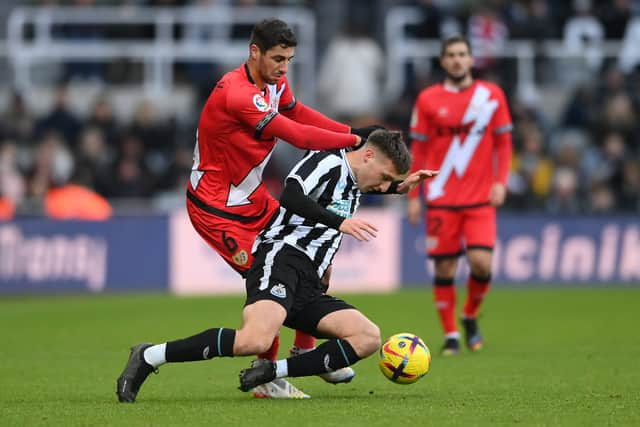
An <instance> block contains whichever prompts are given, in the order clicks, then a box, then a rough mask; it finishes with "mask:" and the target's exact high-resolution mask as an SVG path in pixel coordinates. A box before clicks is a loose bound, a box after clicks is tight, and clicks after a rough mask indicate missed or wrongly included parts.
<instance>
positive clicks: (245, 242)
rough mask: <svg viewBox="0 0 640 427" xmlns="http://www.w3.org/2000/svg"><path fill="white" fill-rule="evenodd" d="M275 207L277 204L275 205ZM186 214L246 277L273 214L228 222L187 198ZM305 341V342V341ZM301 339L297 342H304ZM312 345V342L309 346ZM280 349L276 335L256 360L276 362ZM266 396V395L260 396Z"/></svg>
mask: <svg viewBox="0 0 640 427" xmlns="http://www.w3.org/2000/svg"><path fill="white" fill-rule="evenodd" d="M274 206H276V205H274ZM187 212H188V214H189V219H190V220H191V223H192V225H193V228H194V229H195V230H196V231H197V232H198V234H199V235H200V236H201V237H202V238H203V239H204V241H205V242H207V243H208V244H209V246H211V247H212V248H213V250H215V251H216V252H217V253H218V254H219V255H220V256H221V257H222V259H224V260H225V261H226V263H227V264H229V266H230V267H231V268H233V269H234V270H236V271H237V272H238V273H239V274H240V275H241V276H242V277H245V276H246V274H247V272H248V271H249V268H250V267H251V265H252V264H253V255H252V253H251V250H252V248H253V243H254V241H255V238H256V236H257V235H258V234H259V233H260V232H261V231H262V229H263V228H264V227H265V225H266V223H267V222H268V220H269V218H270V217H271V215H272V213H273V212H272V211H269V212H267V213H266V214H265V215H264V217H263V218H261V219H260V220H258V221H254V222H251V223H242V222H239V221H233V220H229V219H227V218H221V217H218V216H216V215H213V214H211V213H209V212H206V211H203V210H202V209H200V208H198V207H197V206H195V205H194V204H193V202H191V200H189V199H187ZM307 341H308V339H307ZM307 341H305V337H304V336H301V338H300V342H301V343H306V342H307ZM313 345H315V342H314V343H313V344H312V346H313ZM279 347H280V337H279V335H276V336H275V338H274V339H273V343H272V345H271V346H270V347H269V348H268V349H267V350H266V351H265V352H263V353H260V354H258V359H267V360H276V359H277V358H278V349H279ZM260 397H267V396H260Z"/></svg>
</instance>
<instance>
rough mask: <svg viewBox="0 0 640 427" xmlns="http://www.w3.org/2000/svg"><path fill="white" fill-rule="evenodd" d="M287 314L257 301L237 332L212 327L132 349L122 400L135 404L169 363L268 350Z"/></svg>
mask: <svg viewBox="0 0 640 427" xmlns="http://www.w3.org/2000/svg"><path fill="white" fill-rule="evenodd" d="M286 315H287V312H286V310H285V309H284V308H283V307H282V306H281V305H279V304H276V303H274V302H272V301H257V302H255V303H253V304H250V305H248V306H246V307H245V308H244V310H243V326H242V328H240V329H239V330H237V331H236V330H235V329H228V328H211V329H207V330H205V331H202V332H200V333H198V334H195V335H192V336H189V337H186V338H181V339H178V340H174V341H168V342H164V343H162V344H156V345H153V344H151V343H143V344H138V345H136V346H134V347H132V349H131V354H130V355H129V359H128V361H127V364H126V365H125V368H124V371H123V372H122V374H121V375H120V377H118V380H117V389H116V393H117V395H118V399H119V400H120V402H134V401H135V400H136V397H137V395H138V392H139V391H140V387H141V386H142V384H143V383H144V381H145V380H146V379H147V377H148V376H149V374H150V373H151V372H153V371H156V370H157V369H158V367H159V366H161V365H164V364H165V363H181V362H195V361H199V360H208V359H212V358H214V357H232V356H248V355H253V354H256V353H259V352H262V351H265V350H266V349H267V348H269V346H270V345H271V341H272V339H273V337H274V336H275V335H276V333H277V332H278V330H279V329H280V327H281V326H282V322H283V321H284V319H285V318H286Z"/></svg>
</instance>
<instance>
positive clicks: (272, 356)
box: [258, 335, 280, 362]
mask: <svg viewBox="0 0 640 427" xmlns="http://www.w3.org/2000/svg"><path fill="white" fill-rule="evenodd" d="M279 348H280V335H276V337H275V338H274V339H273V343H271V347H270V348H269V350H267V351H265V352H264V353H260V354H259V355H258V358H259V359H267V360H271V361H272V362H275V361H276V360H278V349H279Z"/></svg>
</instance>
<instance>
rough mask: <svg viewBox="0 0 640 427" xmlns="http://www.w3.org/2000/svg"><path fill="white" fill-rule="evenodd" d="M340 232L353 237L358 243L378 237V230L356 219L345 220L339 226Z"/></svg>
mask: <svg viewBox="0 0 640 427" xmlns="http://www.w3.org/2000/svg"><path fill="white" fill-rule="evenodd" d="M340 231H342V232H343V233H344V234H348V235H350V236H353V237H354V238H356V239H357V240H359V241H361V242H362V241H365V242H368V241H369V240H370V239H371V238H372V237H376V236H377V235H378V229H377V228H376V226H374V225H373V224H371V223H369V222H367V221H364V220H362V219H358V218H347V219H345V220H344V221H342V224H340Z"/></svg>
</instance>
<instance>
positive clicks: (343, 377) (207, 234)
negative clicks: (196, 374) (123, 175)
mask: <svg viewBox="0 0 640 427" xmlns="http://www.w3.org/2000/svg"><path fill="white" fill-rule="evenodd" d="M296 44H297V41H296V37H295V35H294V33H293V32H292V31H291V29H290V28H289V27H288V26H287V24H286V23H285V22H283V21H281V20H278V19H267V20H263V21H261V22H258V23H257V24H256V25H255V27H254V29H253V31H252V34H251V41H250V45H249V58H248V59H247V61H246V63H244V64H242V65H241V66H240V67H238V68H237V69H235V70H233V71H231V72H229V73H227V74H225V75H224V76H223V77H222V78H221V79H220V81H218V82H217V84H216V86H215V88H214V89H213V91H212V92H211V94H210V95H209V99H208V100H207V102H206V104H205V106H204V108H203V110H202V113H201V116H200V123H199V125H198V132H197V136H196V146H195V151H194V165H193V168H192V172H191V178H190V183H189V185H188V189H187V199H188V200H187V210H188V212H189V217H190V219H191V222H192V224H193V226H194V227H195V229H196V230H197V231H198V233H199V234H200V235H201V236H202V237H203V238H204V239H205V240H206V241H207V243H209V245H211V246H212V247H213V248H214V249H215V250H216V252H218V253H219V254H220V255H221V256H222V257H223V258H224V259H225V261H226V262H227V263H229V265H231V267H233V268H234V269H235V270H236V271H238V272H239V273H240V274H242V275H243V276H244V274H245V273H246V271H247V270H248V269H249V267H250V266H251V263H252V255H251V249H252V246H253V243H254V240H255V237H256V236H257V235H258V233H259V232H260V231H261V230H262V229H263V228H265V226H266V225H267V224H268V222H269V220H270V219H271V217H272V215H273V213H274V212H275V211H276V210H277V209H278V206H279V205H278V202H277V201H276V199H274V198H273V197H272V196H271V194H269V192H268V190H267V188H266V186H265V184H264V183H263V182H262V173H263V170H264V168H265V165H266V164H267V162H268V161H269V158H270V156H271V154H272V153H273V150H274V148H275V145H276V138H280V139H282V140H284V141H286V142H288V143H290V144H292V145H294V146H296V147H299V148H303V149H314V150H321V149H334V148H344V147H350V146H353V145H355V144H357V143H359V142H361V138H360V136H362V137H365V138H366V136H367V135H368V133H370V132H371V131H372V130H373V129H374V128H375V127H371V128H363V129H352V128H350V127H349V126H347V125H344V124H342V123H338V122H335V121H333V120H331V119H329V118H327V117H325V116H324V115H322V114H320V113H319V112H317V111H315V110H313V109H311V108H309V107H307V106H305V105H303V104H302V103H300V102H299V101H297V100H296V98H295V97H294V95H293V92H292V90H291V87H290V85H289V82H288V81H287V78H286V74H287V70H288V67H289V63H290V62H291V60H292V59H293V56H294V51H295V46H296ZM314 347H315V339H314V338H313V337H311V336H310V335H307V334H303V333H301V332H296V338H295V341H294V349H298V350H301V351H305V350H311V349H313V348H314ZM277 351H278V341H277V340H276V341H275V342H274V346H273V347H272V349H271V350H270V351H269V352H268V353H266V354H262V355H260V358H268V359H272V360H275V358H276V355H277ZM352 377H353V371H352V370H346V371H344V372H334V373H331V374H330V375H324V376H323V378H324V379H325V380H327V381H329V382H333V383H335V382H346V381H349V380H350V379H351V378H352ZM256 396H258V397H304V396H303V395H302V394H301V392H299V391H298V390H297V389H295V387H293V386H291V385H290V384H288V383H286V382H282V383H281V384H278V385H274V384H269V385H268V386H267V387H263V386H261V389H260V390H256Z"/></svg>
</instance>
